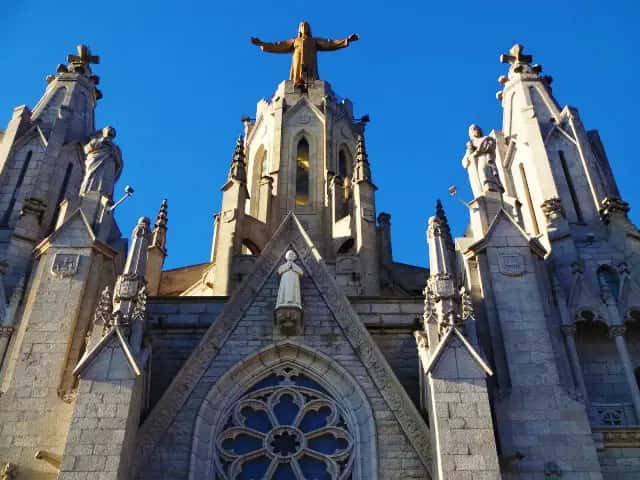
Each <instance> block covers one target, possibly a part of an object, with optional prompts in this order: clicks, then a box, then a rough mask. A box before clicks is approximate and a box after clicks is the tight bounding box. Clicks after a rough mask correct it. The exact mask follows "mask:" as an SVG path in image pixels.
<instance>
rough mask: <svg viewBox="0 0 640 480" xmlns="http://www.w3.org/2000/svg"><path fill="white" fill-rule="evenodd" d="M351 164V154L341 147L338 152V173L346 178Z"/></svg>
mask: <svg viewBox="0 0 640 480" xmlns="http://www.w3.org/2000/svg"><path fill="white" fill-rule="evenodd" d="M352 164H353V159H352V158H351V154H350V153H349V152H348V151H347V149H346V148H341V149H340V151H339V152H338V175H340V176H341V177H342V178H347V177H348V176H349V175H350V173H351V165H352Z"/></svg>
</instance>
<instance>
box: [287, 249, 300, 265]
mask: <svg viewBox="0 0 640 480" xmlns="http://www.w3.org/2000/svg"><path fill="white" fill-rule="evenodd" d="M284 258H285V259H286V260H287V262H293V261H294V260H295V259H296V258H298V256H297V255H296V252H294V251H293V250H287V253H285V254H284Z"/></svg>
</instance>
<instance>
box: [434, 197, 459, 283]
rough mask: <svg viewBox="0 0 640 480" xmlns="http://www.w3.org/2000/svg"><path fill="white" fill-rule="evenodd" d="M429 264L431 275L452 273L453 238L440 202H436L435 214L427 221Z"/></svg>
mask: <svg viewBox="0 0 640 480" xmlns="http://www.w3.org/2000/svg"><path fill="white" fill-rule="evenodd" d="M427 242H428V243H429V263H430V267H431V274H432V275H435V274H441V273H442V274H444V273H446V274H450V273H451V272H452V271H453V262H454V258H453V238H452V237H451V228H449V221H448V220H447V215H446V214H445V212H444V208H443V207H442V202H441V201H440V200H439V199H438V201H437V202H436V214H435V215H434V216H433V217H431V218H430V219H429V224H428V227H427Z"/></svg>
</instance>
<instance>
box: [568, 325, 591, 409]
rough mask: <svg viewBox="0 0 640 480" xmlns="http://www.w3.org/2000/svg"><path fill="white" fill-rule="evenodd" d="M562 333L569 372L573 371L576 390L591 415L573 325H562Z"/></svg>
mask: <svg viewBox="0 0 640 480" xmlns="http://www.w3.org/2000/svg"><path fill="white" fill-rule="evenodd" d="M562 332H563V333H564V340H565V342H566V344H567V352H569V361H570V362H571V370H572V371H573V378H574V379H575V381H576V383H577V384H578V389H579V390H580V393H581V394H582V397H583V398H584V403H585V407H586V408H587V412H589V414H590V413H591V402H589V394H588V392H587V386H586V384H585V383H584V375H583V374H582V365H580V357H579V356H578V349H577V348H576V338H575V336H576V326H575V325H563V326H562Z"/></svg>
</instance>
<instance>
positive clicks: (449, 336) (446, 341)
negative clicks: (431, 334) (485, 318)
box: [424, 327, 493, 376]
mask: <svg viewBox="0 0 640 480" xmlns="http://www.w3.org/2000/svg"><path fill="white" fill-rule="evenodd" d="M454 339H458V340H459V341H460V342H461V343H462V345H463V346H464V348H465V350H466V351H467V352H468V353H469V355H470V356H471V358H473V359H474V360H475V361H476V363H477V364H478V367H480V369H481V370H482V371H484V373H485V374H486V375H488V376H492V375H493V370H491V367H490V366H489V365H488V364H487V362H485V360H484V359H483V358H482V355H480V354H479V353H478V352H477V350H476V349H475V348H473V345H471V344H470V343H469V341H468V340H467V339H466V337H465V336H464V335H463V334H462V332H460V330H458V329H457V328H456V327H451V328H450V329H449V330H448V331H447V333H445V334H444V336H443V337H442V339H440V343H439V344H438V346H437V347H436V350H435V352H433V355H431V358H430V359H429V363H427V364H426V365H425V366H424V373H427V374H428V373H431V371H433V369H434V368H435V367H436V366H437V364H438V360H440V357H442V354H443V353H444V351H445V350H446V349H447V347H448V346H449V345H450V344H451V342H452V341H453V340H454Z"/></svg>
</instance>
